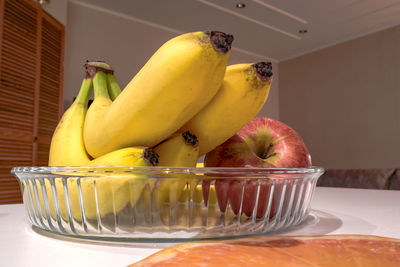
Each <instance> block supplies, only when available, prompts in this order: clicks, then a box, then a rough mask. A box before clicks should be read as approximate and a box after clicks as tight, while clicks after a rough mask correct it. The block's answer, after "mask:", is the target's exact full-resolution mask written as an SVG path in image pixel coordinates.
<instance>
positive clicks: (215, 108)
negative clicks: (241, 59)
mask: <svg viewBox="0 0 400 267" xmlns="http://www.w3.org/2000/svg"><path fill="white" fill-rule="evenodd" d="M232 42H233V36H232V35H229V34H225V33H222V32H218V31H211V32H192V33H186V34H182V35H180V36H177V37H175V38H173V39H171V40H169V41H167V42H166V43H165V44H164V45H162V46H161V47H160V48H159V49H158V50H157V51H156V53H155V54H154V55H153V56H152V57H151V58H150V59H149V60H148V62H147V63H146V64H145V65H144V66H143V68H142V69H141V70H140V71H139V72H138V73H137V74H136V75H135V76H134V77H133V79H132V80H131V81H130V82H129V83H128V85H127V86H126V87H125V88H124V90H122V91H121V89H120V87H119V85H118V83H117V81H116V79H115V76H114V71H113V69H112V68H111V67H110V66H109V65H108V64H106V63H105V62H99V61H89V62H87V63H86V64H85V69H86V78H85V79H84V81H83V83H82V87H81V90H80V92H79V95H78V97H77V99H76V100H75V102H74V103H73V104H72V105H71V107H70V108H69V109H68V110H67V111H66V112H65V114H64V115H63V117H62V119H61V121H60V123H59V125H58V126H57V129H56V130H55V132H54V135H53V138H52V142H51V147H50V157H49V165H50V166H88V167H92V166H93V167H94V166H103V168H102V170H103V171H106V172H105V173H102V174H101V175H98V176H96V174H89V173H87V174H83V176H86V177H84V179H81V178H69V179H66V180H65V179H64V178H56V179H55V186H54V185H53V188H55V189H56V194H52V192H53V191H52V190H51V184H50V182H49V180H47V179H45V180H44V181H45V182H44V185H43V184H42V185H40V184H37V185H36V187H38V188H39V189H38V190H40V192H42V191H43V190H42V189H44V190H46V192H47V198H48V199H49V207H48V208H49V209H50V213H51V216H52V217H53V218H55V216H56V212H55V207H54V204H53V197H57V199H58V200H57V203H58V208H59V210H60V214H61V217H62V219H63V220H66V221H68V219H69V218H70V217H69V216H70V215H72V217H73V219H75V220H78V221H81V220H82V214H85V216H86V217H87V218H88V219H89V220H92V219H93V220H96V219H97V216H98V213H100V216H101V217H103V216H106V215H107V214H110V213H114V214H115V213H118V212H120V211H121V210H123V209H124V208H126V207H128V208H129V207H131V208H133V207H134V206H140V207H138V208H139V209H142V211H145V212H150V213H151V212H153V211H154V210H153V209H154V208H155V209H156V211H160V214H161V216H163V215H162V213H163V212H164V213H165V218H161V219H162V220H163V222H164V223H167V224H169V223H170V222H169V221H168V218H169V217H168V212H171V209H173V208H174V207H175V206H176V205H177V203H178V202H179V199H188V197H190V198H191V199H193V200H194V201H195V202H196V201H201V199H202V196H201V194H200V192H201V191H203V195H204V200H205V199H208V198H209V196H208V194H204V189H205V188H204V187H207V188H206V189H207V190H206V191H207V193H208V192H209V190H211V191H212V190H214V189H213V187H210V186H209V183H207V182H204V181H203V183H200V184H199V181H198V179H197V178H196V177H193V174H184V175H181V174H173V173H167V174H165V175H164V176H163V177H161V179H158V180H157V182H155V181H156V179H148V178H147V177H146V176H144V175H137V174H135V175H133V174H124V173H119V174H115V173H108V172H107V171H111V170H113V169H112V168H109V169H108V168H107V167H113V166H156V165H159V166H163V167H195V166H196V163H197V160H198V158H199V157H200V156H202V155H204V154H206V153H207V152H209V151H211V150H212V149H214V148H215V147H216V146H218V145H220V144H221V143H223V142H224V141H225V140H227V139H228V138H230V137H231V136H232V135H234V134H235V133H236V132H238V131H239V130H240V129H241V128H242V127H243V126H244V125H245V124H246V123H248V122H249V121H250V120H251V119H252V118H253V117H254V116H256V114H257V113H258V112H259V111H260V109H261V108H262V106H263V105H264V103H265V101H266V100H267V98H268V94H269V90H270V86H271V81H272V66H271V63H266V62H259V63H256V64H237V65H231V66H227V62H228V58H229V54H230V49H231V44H232ZM92 90H94V101H93V103H92V104H91V106H90V108H88V107H87V106H88V100H89V97H90V95H91V92H92ZM95 170H96V171H98V170H99V169H98V168H96V169H95ZM71 176H72V175H71ZM100 176H101V177H100ZM65 181H67V182H65ZM63 183H64V184H63ZM202 187H203V188H202ZM185 188H186V189H185ZM46 192H44V193H45V194H44V196H46ZM65 192H68V197H69V202H70V208H71V214H68V210H67V206H66V199H65V195H64V193H65ZM139 198H140V199H141V200H140V201H139V202H138V199H139ZM210 199H212V201H211V202H213V203H214V202H216V201H215V200H214V199H213V198H212V197H210ZM81 200H82V201H81ZM110 200H114V201H110ZM40 202H41V203H40V204H41V206H42V209H43V210H44V208H45V207H44V205H43V200H42V199H40ZM82 202H83V205H82V207H81V203H82ZM211 202H210V203H211ZM138 203H140V205H139V204H138ZM206 205H207V204H206ZM163 207H167V208H166V209H164V208H163ZM148 216H152V215H151V214H148Z"/></svg>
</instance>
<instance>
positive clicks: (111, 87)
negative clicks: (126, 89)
mask: <svg viewBox="0 0 400 267" xmlns="http://www.w3.org/2000/svg"><path fill="white" fill-rule="evenodd" d="M107 87H108V94H109V95H110V98H111V100H112V101H114V100H115V99H116V98H117V96H118V95H119V94H120V93H121V88H120V87H119V84H118V82H117V79H115V76H114V74H112V73H108V74H107Z"/></svg>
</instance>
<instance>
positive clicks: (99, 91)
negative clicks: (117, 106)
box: [83, 61, 113, 148]
mask: <svg viewBox="0 0 400 267" xmlns="http://www.w3.org/2000/svg"><path fill="white" fill-rule="evenodd" d="M85 67H86V70H87V72H90V73H91V74H92V76H93V88H94V100H93V102H92V104H91V105H90V107H89V109H88V111H87V113H86V117H85V124H84V128H83V138H84V142H85V147H86V148H87V144H88V143H90V140H91V138H92V136H91V135H90V134H91V133H92V132H93V131H96V130H97V129H98V125H99V124H101V121H102V120H103V119H104V115H105V113H106V112H107V111H108V109H109V107H110V106H111V104H112V100H111V98H110V95H109V93H108V91H109V88H108V84H107V80H108V79H107V78H108V77H107V76H108V75H112V73H113V70H112V69H111V67H110V66H109V65H108V64H106V63H105V62H100V61H88V62H87V63H86V64H85ZM111 81H112V80H110V83H111Z"/></svg>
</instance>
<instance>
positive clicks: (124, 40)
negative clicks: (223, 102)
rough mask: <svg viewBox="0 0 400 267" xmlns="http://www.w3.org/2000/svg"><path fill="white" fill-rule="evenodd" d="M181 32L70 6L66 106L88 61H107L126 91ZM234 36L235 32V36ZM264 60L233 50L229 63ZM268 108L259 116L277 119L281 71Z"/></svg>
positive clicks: (109, 13) (66, 60)
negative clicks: (132, 81)
mask: <svg viewBox="0 0 400 267" xmlns="http://www.w3.org/2000/svg"><path fill="white" fill-rule="evenodd" d="M178 34H179V31H176V30H174V29H168V28H165V27H163V26H162V25H155V24H152V23H147V22H145V21H140V20H138V19H135V18H129V17H125V16H122V15H120V14H114V13H112V12H109V11H107V10H101V9H98V8H93V7H90V6H86V5H84V4H80V3H74V2H69V3H68V17H67V28H66V43H65V77H64V78H65V79H64V81H65V82H64V107H68V106H69V105H70V103H71V102H72V99H73V97H74V96H76V94H77V93H78V90H79V87H80V84H81V81H82V78H83V77H84V69H83V67H82V66H83V64H84V62H85V60H87V59H90V60H105V61H106V62H108V63H109V64H110V65H111V66H112V67H113V68H114V69H115V71H116V77H117V80H118V81H119V83H120V85H121V87H122V88H123V87H124V86H125V85H126V84H127V83H128V82H129V81H130V80H131V79H132V77H133V76H134V74H135V73H137V72H138V71H139V70H140V68H141V67H142V66H143V65H144V64H145V63H146V61H147V60H148V59H149V58H150V56H151V55H152V54H153V53H154V52H155V51H156V50H157V49H158V48H159V47H160V46H161V45H162V44H163V43H164V42H165V41H167V40H168V39H170V38H172V37H175V36H177V35H178ZM233 34H234V33H233ZM261 60H263V59H261V58H257V57H254V56H252V55H251V54H250V55H249V54H248V53H243V52H240V51H236V50H233V51H232V53H231V57H230V62H229V64H235V63H243V62H258V61H261ZM273 68H274V73H275V74H276V77H275V81H274V82H273V88H272V89H271V93H270V97H269V100H268V103H267V105H265V107H264V108H263V110H262V111H261V112H260V114H259V115H268V116H271V117H274V118H278V116H279V109H278V104H279V101H278V88H277V85H278V79H277V77H278V68H277V64H274V65H273Z"/></svg>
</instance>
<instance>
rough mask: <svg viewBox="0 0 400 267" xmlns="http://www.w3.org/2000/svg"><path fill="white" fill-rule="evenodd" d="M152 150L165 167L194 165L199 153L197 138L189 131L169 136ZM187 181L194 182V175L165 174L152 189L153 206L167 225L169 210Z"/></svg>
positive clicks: (172, 207)
mask: <svg viewBox="0 0 400 267" xmlns="http://www.w3.org/2000/svg"><path fill="white" fill-rule="evenodd" d="M154 150H155V151H156V152H157V153H158V154H159V155H160V158H159V166H165V167H195V166H196V163H197V159H198V155H199V146H198V141H197V138H196V136H194V135H193V134H191V133H190V132H189V131H187V132H184V133H182V134H178V135H174V136H172V137H170V138H169V139H168V140H166V141H164V142H162V143H161V144H159V145H157V146H156V147H154ZM187 182H189V183H192V182H194V177H192V175H190V174H177V173H175V174H165V175H164V177H161V179H160V180H159V181H158V182H157V183H156V185H155V187H154V189H153V192H152V195H153V198H152V200H153V202H154V204H155V205H154V207H155V209H156V210H160V214H161V219H162V220H163V221H164V223H166V224H167V225H168V218H169V216H168V214H169V211H170V210H171V209H174V207H175V206H176V204H177V203H178V200H179V198H180V197H181V194H182V192H183V191H184V188H185V186H186V183H187Z"/></svg>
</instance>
